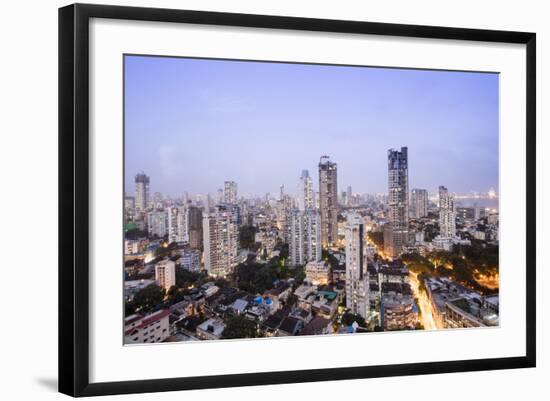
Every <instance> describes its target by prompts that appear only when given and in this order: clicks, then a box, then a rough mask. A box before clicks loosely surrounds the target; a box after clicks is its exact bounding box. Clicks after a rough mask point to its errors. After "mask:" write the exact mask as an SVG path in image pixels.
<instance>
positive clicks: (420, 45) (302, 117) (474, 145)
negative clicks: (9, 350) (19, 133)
mask: <svg viewBox="0 0 550 401" xmlns="http://www.w3.org/2000/svg"><path fill="white" fill-rule="evenodd" d="M535 82H536V78H535V34H534V33H525V32H508V31H489V30H478V29H464V28H446V27H434V26H415V25H397V24H390V23H371V22H362V21H340V20H321V19H308V18H295V17H281V16H265V15H243V14H231V13H217V12H203V11H183V10H168V9H152V8H136V7H115V6H102V5H85V4H77V5H70V6H67V7H64V8H61V9H60V10H59V150H60V152H59V216H60V218H59V390H60V391H61V392H63V393H66V394H69V395H72V396H93V395H104V394H121V393H138V392H155V391H170V390H186V389H201V388H214V387H228V386H249V385H262V384H279V383H293V382H312V381H322V380H342V379H354V378H371V377H383V376H398V375H418V374H432V373H443V372H463V371H481V370H490V369H511V368H527V367H533V366H535V266H536V265H535V221H536V219H535V109H536V107H535V97H536V96H535ZM501 245H502V246H501Z"/></svg>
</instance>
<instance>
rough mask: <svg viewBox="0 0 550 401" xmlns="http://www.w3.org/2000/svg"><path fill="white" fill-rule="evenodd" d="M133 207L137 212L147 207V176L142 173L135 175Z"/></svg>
mask: <svg viewBox="0 0 550 401" xmlns="http://www.w3.org/2000/svg"><path fill="white" fill-rule="evenodd" d="M135 184H136V196H135V200H134V201H135V207H136V210H137V211H138V212H143V211H144V210H147V208H148V207H149V177H148V176H146V175H145V174H144V173H141V174H138V175H136V178H135Z"/></svg>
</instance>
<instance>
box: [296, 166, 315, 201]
mask: <svg viewBox="0 0 550 401" xmlns="http://www.w3.org/2000/svg"><path fill="white" fill-rule="evenodd" d="M298 208H299V209H300V210H306V209H314V208H315V199H314V192H313V181H312V180H311V177H310V176H309V171H308V170H302V175H301V176H300V182H299V184H298Z"/></svg>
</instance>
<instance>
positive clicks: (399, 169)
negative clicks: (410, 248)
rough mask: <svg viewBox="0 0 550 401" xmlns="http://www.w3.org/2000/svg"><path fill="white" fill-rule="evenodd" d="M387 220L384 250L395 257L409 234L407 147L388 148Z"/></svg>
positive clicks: (405, 242)
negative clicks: (398, 148)
mask: <svg viewBox="0 0 550 401" xmlns="http://www.w3.org/2000/svg"><path fill="white" fill-rule="evenodd" d="M388 220H389V223H388V224H387V226H386V227H385V232H384V252H385V253H386V256H388V257H391V258H396V257H398V256H399V255H400V253H401V251H402V250H403V246H404V245H406V244H407V240H408V235H409V168H408V154H407V148H406V147H402V148H401V151H398V150H394V149H389V150H388Z"/></svg>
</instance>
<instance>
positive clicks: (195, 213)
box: [187, 206, 202, 249]
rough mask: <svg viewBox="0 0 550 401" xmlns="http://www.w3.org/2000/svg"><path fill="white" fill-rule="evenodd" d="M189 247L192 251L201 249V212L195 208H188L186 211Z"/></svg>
mask: <svg viewBox="0 0 550 401" xmlns="http://www.w3.org/2000/svg"><path fill="white" fill-rule="evenodd" d="M187 218H188V222H187V223H188V226H189V245H190V246H191V248H193V249H200V248H202V210H201V209H200V208H199V207H197V206H189V211H188V215H187Z"/></svg>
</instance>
